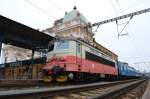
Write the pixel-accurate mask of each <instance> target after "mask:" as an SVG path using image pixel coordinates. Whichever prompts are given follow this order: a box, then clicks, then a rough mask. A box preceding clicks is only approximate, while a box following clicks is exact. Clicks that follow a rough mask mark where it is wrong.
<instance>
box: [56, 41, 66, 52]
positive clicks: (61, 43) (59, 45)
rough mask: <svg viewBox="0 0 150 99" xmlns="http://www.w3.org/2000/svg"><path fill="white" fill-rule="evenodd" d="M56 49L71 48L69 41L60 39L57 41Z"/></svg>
mask: <svg viewBox="0 0 150 99" xmlns="http://www.w3.org/2000/svg"><path fill="white" fill-rule="evenodd" d="M55 48H56V50H61V49H68V48H69V41H58V42H56V47H55Z"/></svg>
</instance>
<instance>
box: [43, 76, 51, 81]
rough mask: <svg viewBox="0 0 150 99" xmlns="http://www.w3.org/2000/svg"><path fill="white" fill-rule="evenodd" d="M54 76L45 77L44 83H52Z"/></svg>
mask: <svg viewBox="0 0 150 99" xmlns="http://www.w3.org/2000/svg"><path fill="white" fill-rule="evenodd" d="M52 80H53V79H52V76H45V77H44V78H43V81H44V82H52Z"/></svg>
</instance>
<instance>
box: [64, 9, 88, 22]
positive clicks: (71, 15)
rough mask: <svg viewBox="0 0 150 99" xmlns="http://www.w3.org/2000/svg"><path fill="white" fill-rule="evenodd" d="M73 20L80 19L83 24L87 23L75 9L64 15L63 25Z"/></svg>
mask: <svg viewBox="0 0 150 99" xmlns="http://www.w3.org/2000/svg"><path fill="white" fill-rule="evenodd" d="M75 18H80V19H81V20H82V21H83V22H85V23H88V21H87V19H86V18H85V16H84V15H83V14H81V13H80V12H79V11H78V10H77V8H76V7H74V9H73V10H72V11H70V12H69V13H66V15H65V16H64V18H63V23H65V22H69V21H71V20H74V19H75Z"/></svg>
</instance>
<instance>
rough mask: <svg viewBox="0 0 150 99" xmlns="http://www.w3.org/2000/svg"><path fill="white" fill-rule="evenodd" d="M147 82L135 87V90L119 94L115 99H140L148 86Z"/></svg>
mask: <svg viewBox="0 0 150 99" xmlns="http://www.w3.org/2000/svg"><path fill="white" fill-rule="evenodd" d="M148 82H149V81H148V80H147V81H145V82H143V83H141V84H140V85H137V86H136V87H135V88H133V89H131V90H129V91H127V92H125V93H124V94H121V95H120V96H118V97H117V98H116V99H142V96H143V94H144V92H145V90H146V88H147V86H148Z"/></svg>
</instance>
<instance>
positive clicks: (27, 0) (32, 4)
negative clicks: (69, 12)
mask: <svg viewBox="0 0 150 99" xmlns="http://www.w3.org/2000/svg"><path fill="white" fill-rule="evenodd" d="M24 1H25V2H26V3H28V4H30V5H31V6H33V7H35V8H36V9H38V10H40V11H41V12H43V13H45V14H47V15H48V16H50V17H52V18H53V19H57V18H56V17H55V16H53V15H52V14H50V13H49V12H47V11H46V10H44V9H42V8H40V7H38V6H37V5H35V4H34V3H32V2H30V1H29V0H24Z"/></svg>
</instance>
